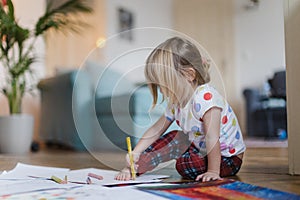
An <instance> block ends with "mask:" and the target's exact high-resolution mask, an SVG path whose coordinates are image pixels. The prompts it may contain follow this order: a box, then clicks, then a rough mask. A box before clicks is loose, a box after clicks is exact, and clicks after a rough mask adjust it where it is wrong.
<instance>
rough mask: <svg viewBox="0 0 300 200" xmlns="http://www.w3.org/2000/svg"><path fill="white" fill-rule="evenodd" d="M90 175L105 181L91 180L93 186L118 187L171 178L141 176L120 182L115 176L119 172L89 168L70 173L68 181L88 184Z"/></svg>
mask: <svg viewBox="0 0 300 200" xmlns="http://www.w3.org/2000/svg"><path fill="white" fill-rule="evenodd" d="M88 173H94V174H97V175H101V176H102V177H103V180H97V179H95V178H91V181H92V183H93V184H98V185H118V184H131V183H149V182H160V181H161V180H160V179H161V178H167V177H169V176H166V175H146V174H145V175H141V176H139V177H137V178H136V180H130V181H118V180H115V179H114V178H115V176H116V175H117V174H118V173H119V172H118V171H112V170H102V169H96V168H87V169H80V170H72V171H70V172H69V173H68V180H69V181H71V182H80V183H86V179H87V176H88Z"/></svg>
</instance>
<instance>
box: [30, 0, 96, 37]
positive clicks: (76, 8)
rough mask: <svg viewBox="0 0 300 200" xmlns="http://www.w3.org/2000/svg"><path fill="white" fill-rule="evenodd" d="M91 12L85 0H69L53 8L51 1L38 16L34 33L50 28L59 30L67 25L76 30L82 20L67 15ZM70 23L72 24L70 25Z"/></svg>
mask: <svg viewBox="0 0 300 200" xmlns="http://www.w3.org/2000/svg"><path fill="white" fill-rule="evenodd" d="M91 12H92V8H91V7H89V6H88V1H87V0H69V1H67V2H66V3H64V4H62V5H60V6H58V7H55V8H54V7H53V6H52V4H51V3H49V4H48V5H47V9H46V13H45V14H44V15H43V16H41V17H40V18H39V20H38V22H37V24H36V26H35V35H36V36H38V35H40V34H43V33H44V32H45V31H47V30H48V29H51V28H54V29H56V30H60V29H63V28H65V27H67V25H68V30H71V31H74V30H78V28H79V27H82V24H83V22H81V21H80V20H78V19H77V20H76V21H75V20H74V19H72V18H70V17H69V16H70V15H75V14H77V13H91ZM70 24H72V26H70ZM77 25H78V26H77ZM69 27H72V28H69Z"/></svg>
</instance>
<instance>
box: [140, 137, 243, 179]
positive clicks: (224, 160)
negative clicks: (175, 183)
mask: <svg viewBox="0 0 300 200" xmlns="http://www.w3.org/2000/svg"><path fill="white" fill-rule="evenodd" d="M172 159H176V170H177V171H178V173H179V174H180V175H181V176H182V177H184V178H188V179H193V180H194V179H196V177H197V176H198V175H200V174H202V173H205V172H206V171H207V156H205V157H201V155H200V152H199V150H198V149H197V148H196V147H195V145H194V144H193V143H191V142H190V141H189V140H188V136H187V135H186V134H184V133H182V132H181V131H171V132H169V133H167V134H165V135H163V136H161V137H160V138H159V139H158V140H157V141H155V142H154V143H153V144H152V145H150V146H149V147H148V148H147V149H146V150H145V151H144V152H143V153H142V154H141V155H140V159H139V161H138V162H137V164H138V165H139V167H138V170H137V172H138V173H137V174H138V175H141V174H143V173H145V172H147V171H150V170H152V169H154V168H155V167H156V166H157V165H158V164H160V163H162V162H167V161H169V160H172ZM241 165H242V160H241V159H240V158H239V157H237V156H232V157H223V156H222V157H221V166H220V176H221V177H226V176H233V175H235V174H236V173H237V172H238V171H239V170H240V168H241Z"/></svg>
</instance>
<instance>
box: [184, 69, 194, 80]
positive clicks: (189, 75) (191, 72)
mask: <svg viewBox="0 0 300 200" xmlns="http://www.w3.org/2000/svg"><path fill="white" fill-rule="evenodd" d="M183 75H184V77H185V78H186V79H187V80H188V81H189V82H190V83H193V82H194V80H195V79H196V71H195V69H194V68H192V67H189V68H186V69H184V70H183Z"/></svg>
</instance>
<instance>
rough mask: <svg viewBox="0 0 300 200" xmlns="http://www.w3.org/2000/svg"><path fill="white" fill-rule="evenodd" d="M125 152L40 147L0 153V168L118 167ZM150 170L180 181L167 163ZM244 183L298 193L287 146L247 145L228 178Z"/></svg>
mask: <svg viewBox="0 0 300 200" xmlns="http://www.w3.org/2000/svg"><path fill="white" fill-rule="evenodd" d="M123 160H124V154H119V153H118V154H116V153H102V154H101V153H94V154H92V155H91V154H90V153H82V152H81V153H80V152H73V151H70V150H57V149H54V150H53V149H51V150H49V149H42V150H40V151H39V152H37V153H30V154H28V155H23V156H14V155H4V154H0V171H1V170H10V169H12V168H14V166H15V165H16V164H17V163H18V162H23V163H27V164H33V165H44V166H53V167H66V168H70V169H79V168H88V167H95V168H102V169H120V168H121V167H122V165H123ZM152 173H159V174H167V175H171V178H170V179H169V181H173V180H175V181H178V180H181V178H180V176H179V175H178V174H177V172H176V170H175V169H174V162H170V163H169V164H168V165H165V166H164V168H161V169H159V170H157V171H154V172H152ZM231 178H234V179H237V180H240V181H243V182H246V183H250V184H255V185H259V186H263V187H269V188H273V189H278V190H282V191H287V192H292V193H295V194H299V195H300V176H291V175H289V174H288V151H287V148H248V149H247V151H246V154H245V157H244V163H243V166H242V169H241V170H240V172H239V173H238V175H237V176H235V177H231Z"/></svg>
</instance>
